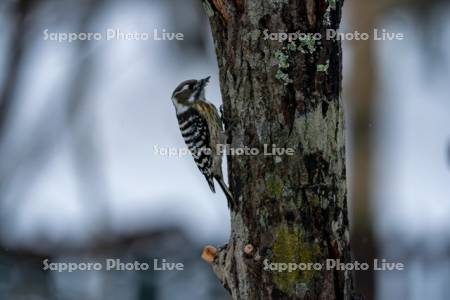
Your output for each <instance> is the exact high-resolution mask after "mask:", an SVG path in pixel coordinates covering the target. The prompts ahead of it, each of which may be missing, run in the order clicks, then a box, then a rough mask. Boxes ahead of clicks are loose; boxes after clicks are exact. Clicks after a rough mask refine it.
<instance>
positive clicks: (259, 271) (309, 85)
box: [203, 0, 353, 300]
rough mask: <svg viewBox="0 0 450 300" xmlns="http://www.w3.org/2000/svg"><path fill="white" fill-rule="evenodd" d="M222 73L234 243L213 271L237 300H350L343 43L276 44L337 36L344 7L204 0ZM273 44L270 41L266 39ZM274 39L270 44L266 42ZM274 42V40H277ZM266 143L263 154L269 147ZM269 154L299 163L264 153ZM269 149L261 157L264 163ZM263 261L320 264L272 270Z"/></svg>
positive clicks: (281, 0) (318, 0)
mask: <svg viewBox="0 0 450 300" xmlns="http://www.w3.org/2000/svg"><path fill="white" fill-rule="evenodd" d="M203 4H204V7H205V10H206V13H207V14H208V16H209V18H210V23H211V28H212V32H213V37H214V44H215V48H216V54H217V60H218V64H219V68H220V81H221V91H222V97H223V102H224V117H225V120H226V127H227V130H228V143H229V144H230V153H232V152H233V150H237V149H245V148H246V147H248V148H251V149H257V150H258V151H259V153H260V154H259V155H255V154H253V155H229V157H228V170H229V181H230V187H231V191H232V193H233V194H234V197H235V199H236V200H237V201H238V205H237V206H236V207H235V208H234V209H233V211H231V226H232V228H231V237H230V241H229V243H228V244H227V245H226V246H225V247H223V248H222V249H220V250H219V251H218V253H217V255H216V256H215V259H214V261H213V263H212V264H213V269H214V271H215V273H216V274H217V276H218V277H219V279H220V280H221V282H222V284H223V285H224V287H225V288H226V289H227V290H228V291H229V292H230V294H231V295H232V297H233V299H255V300H259V299H351V298H352V297H351V295H352V291H353V275H352V273H351V271H337V270H327V269H326V267H325V266H326V265H325V262H326V260H327V259H333V260H338V259H339V260H340V262H342V263H346V262H351V256H350V248H349V232H348V227H349V226H348V217H347V184H346V168H345V141H344V115H343V105H342V102H341V99H340V91H341V79H342V70H341V69H342V57H341V45H340V42H339V41H338V40H336V39H330V40H326V39H325V38H323V39H321V40H320V41H314V39H313V38H309V39H303V40H296V41H293V42H289V41H282V42H280V41H275V40H272V38H273V37H274V35H273V34H272V35H270V34H271V33H295V32H302V33H321V34H322V36H323V37H325V33H326V30H327V29H337V28H338V26H339V23H340V19H341V7H342V1H341V0H303V1H287V0H276V1H275V0H274V1H259V0H233V1H224V0H204V2H203ZM269 35H270V36H269ZM271 37H272V38H271ZM277 37H281V38H282V36H281V35H278V36H277ZM265 145H266V146H265ZM272 145H275V147H278V148H284V149H293V151H294V155H287V154H280V153H278V155H266V154H267V152H271V150H272ZM265 147H266V148H268V151H266V153H265V152H264V150H265ZM269 263H297V264H298V263H321V264H322V265H323V268H322V269H318V270H316V269H311V270H305V271H299V270H296V271H293V272H288V271H283V272H278V271H273V270H269V269H267V264H269Z"/></svg>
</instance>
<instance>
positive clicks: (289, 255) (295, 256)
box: [272, 225, 321, 295]
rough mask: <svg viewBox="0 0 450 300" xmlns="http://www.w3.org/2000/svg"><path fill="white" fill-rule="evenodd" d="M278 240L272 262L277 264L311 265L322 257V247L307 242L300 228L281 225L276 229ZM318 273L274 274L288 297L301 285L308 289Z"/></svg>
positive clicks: (309, 271) (311, 271)
mask: <svg viewBox="0 0 450 300" xmlns="http://www.w3.org/2000/svg"><path fill="white" fill-rule="evenodd" d="M275 234H276V239H275V243H274V246H273V258H272V262H275V263H296V264H300V263H310V262H314V261H315V260H316V259H317V258H318V257H320V255H321V252H320V247H319V245H317V244H315V243H312V244H311V243H309V242H306V241H305V234H304V232H303V231H302V229H300V228H296V227H291V228H289V227H288V226H287V225H281V226H280V227H278V228H277V229H276V233H275ZM315 273H316V271H314V269H311V270H304V271H303V270H295V271H292V272H289V271H287V270H286V271H283V272H275V273H274V275H273V276H274V282H275V283H276V285H277V287H278V288H279V289H280V290H281V291H283V292H284V293H286V294H288V295H293V294H294V293H295V292H296V287H297V286H298V285H299V284H303V286H306V287H308V285H309V283H310V282H311V280H312V279H313V278H314V274H315Z"/></svg>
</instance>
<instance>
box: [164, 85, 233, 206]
mask: <svg viewBox="0 0 450 300" xmlns="http://www.w3.org/2000/svg"><path fill="white" fill-rule="evenodd" d="M208 80H209V77H208V78H205V79H201V80H187V81H184V82H182V83H181V84H179V85H178V87H177V88H176V89H175V91H174V92H173V94H172V102H173V104H174V106H175V110H176V113H177V118H178V124H179V127H180V130H181V135H182V136H183V138H184V141H185V142H186V145H187V146H188V148H189V151H190V152H191V153H192V156H193V157H194V161H195V163H196V164H197V166H198V168H199V169H200V171H201V172H202V174H203V175H204V176H205V178H206V181H207V182H208V184H209V187H210V188H211V191H212V192H215V188H214V179H216V180H217V182H218V183H219V185H220V186H221V188H222V190H223V191H224V193H225V195H226V197H227V199H228V202H229V204H230V205H233V197H232V195H231V193H230V191H229V189H228V187H227V186H226V184H225V182H224V180H223V175H222V154H221V153H220V148H219V147H218V145H219V144H222V143H223V140H224V132H223V128H222V121H221V119H220V117H219V114H218V112H217V109H216V107H215V106H214V105H213V104H212V103H210V102H208V101H207V100H206V99H205V87H206V85H207V83H208Z"/></svg>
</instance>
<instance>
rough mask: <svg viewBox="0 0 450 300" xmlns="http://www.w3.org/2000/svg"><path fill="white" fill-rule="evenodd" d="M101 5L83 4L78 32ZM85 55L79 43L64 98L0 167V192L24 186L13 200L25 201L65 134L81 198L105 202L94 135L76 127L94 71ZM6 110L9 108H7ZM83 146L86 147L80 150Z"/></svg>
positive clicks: (48, 109)
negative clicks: (76, 61)
mask: <svg viewBox="0 0 450 300" xmlns="http://www.w3.org/2000/svg"><path fill="white" fill-rule="evenodd" d="M103 3H104V1H103V0H102V1H89V2H87V3H86V6H85V7H83V10H82V17H81V19H80V23H79V26H78V31H79V32H87V31H89V30H88V29H89V26H90V24H91V23H92V22H93V20H94V19H95V18H96V17H97V16H98V14H99V13H100V12H101V8H102V4H103ZM88 51H89V44H88V43H87V42H83V41H81V42H79V43H78V50H77V55H78V56H79V57H82V58H83V60H81V61H80V63H79V64H78V65H77V67H76V69H75V70H74V71H73V74H75V75H74V76H73V77H72V79H71V80H72V82H71V84H70V87H69V88H68V90H67V93H66V94H67V98H66V99H62V100H60V101H58V102H57V103H54V102H53V101H49V103H48V104H47V106H46V108H45V109H43V112H44V113H43V115H42V117H41V118H40V119H39V121H38V122H37V124H36V126H35V127H34V129H33V130H34V132H32V133H31V134H30V138H29V139H28V140H27V141H26V143H27V145H20V146H18V145H17V146H15V149H17V151H16V152H15V153H14V156H13V157H12V158H11V159H8V160H5V161H4V163H3V164H2V168H1V170H0V172H1V173H0V192H2V193H3V194H5V193H7V192H8V187H10V185H11V183H12V182H14V180H15V179H17V178H19V177H20V178H21V180H20V181H21V182H26V183H27V184H26V185H25V184H24V185H23V186H22V187H21V189H20V191H17V193H18V195H15V200H17V199H22V200H24V196H25V195H26V194H27V192H28V190H29V188H30V187H31V186H32V182H33V181H34V179H35V178H36V176H37V174H39V173H40V172H41V171H42V169H43V167H44V166H45V165H46V164H47V163H48V161H49V159H50V158H52V157H53V155H52V154H54V151H55V148H56V146H57V145H59V142H60V141H61V140H62V138H63V137H64V134H65V133H69V134H70V135H71V137H72V141H73V145H74V152H73V153H74V155H75V159H76V164H75V165H76V171H77V172H78V175H79V176H77V177H78V178H79V180H80V187H81V189H82V190H83V193H82V196H83V197H82V198H84V197H85V196H86V195H87V194H90V193H91V192H93V191H95V195H93V196H92V197H89V199H90V200H92V198H95V199H94V200H97V199H98V200H100V199H102V200H104V197H105V194H106V193H105V192H104V191H101V190H103V188H104V186H103V176H102V174H101V172H100V171H99V167H98V166H99V161H98V160H99V155H98V153H96V146H95V139H94V138H93V137H92V136H90V135H92V134H94V131H93V130H92V127H90V128H86V127H84V128H83V129H84V130H85V131H84V132H83V134H80V131H79V129H80V127H79V126H80V125H83V124H85V123H83V122H84V121H85V119H84V118H83V117H84V116H85V112H86V107H87V99H88V98H87V97H86V91H87V90H88V88H89V85H90V83H91V82H92V78H91V76H90V74H91V73H92V72H93V70H94V68H93V65H94V62H95V61H94V59H93V58H92V54H89V53H88ZM8 99H11V97H8ZM10 102H11V100H9V101H8V103H10ZM8 108H10V107H9V106H8ZM90 108H92V106H90ZM3 136H4V134H3ZM85 142H86V143H85ZM86 145H87V146H88V147H86V148H85V149H83V147H85V146H86ZM86 149H89V151H86ZM90 174H92V175H90ZM94 178H95V180H94ZM96 184H98V186H96ZM100 186H101V187H100ZM100 195H101V196H100ZM3 196H4V195H3ZM86 197H87V196H86ZM3 198H4V197H2V199H3ZM95 203H96V202H95V201H89V204H90V205H94V204H95ZM14 204H15V207H14V209H15V210H18V209H19V207H20V206H19V205H18V203H17V201H16V202H15V203H14ZM8 215H9V216H14V215H15V214H14V213H12V212H11V211H8Z"/></svg>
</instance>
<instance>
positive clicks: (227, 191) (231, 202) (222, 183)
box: [214, 176, 236, 210]
mask: <svg viewBox="0 0 450 300" xmlns="http://www.w3.org/2000/svg"><path fill="white" fill-rule="evenodd" d="M214 178H215V179H216V180H217V182H218V183H219V185H220V187H221V188H222V190H223V192H224V194H225V196H226V197H227V200H228V206H229V207H230V208H231V209H232V210H233V209H234V208H235V204H236V203H235V201H234V198H233V195H232V194H231V191H230V189H229V188H228V187H227V185H226V183H225V181H223V178H222V177H221V176H215V177H214Z"/></svg>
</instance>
